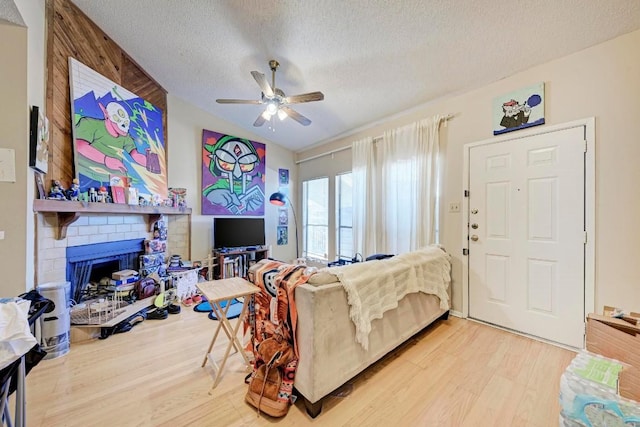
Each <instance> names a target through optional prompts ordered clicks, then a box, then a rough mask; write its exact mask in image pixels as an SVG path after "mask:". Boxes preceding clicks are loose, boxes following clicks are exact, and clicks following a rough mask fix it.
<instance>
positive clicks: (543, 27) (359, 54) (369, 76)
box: [73, 0, 640, 151]
mask: <svg viewBox="0 0 640 427" xmlns="http://www.w3.org/2000/svg"><path fill="white" fill-rule="evenodd" d="M73 2H74V3H75V4H76V5H77V6H78V7H79V8H80V9H81V10H82V11H83V12H84V13H86V14H87V15H88V16H89V17H90V18H91V19H92V20H93V21H94V22H95V23H96V24H97V25H98V26H100V27H101V28H102V29H103V30H104V31H105V32H106V33H107V34H108V35H109V36H110V37H111V38H113V39H114V40H115V41H116V42H117V43H118V44H119V45H120V46H121V47H122V48H123V49H124V50H125V51H126V52H127V53H128V54H129V55H131V56H132V57H133V58H134V59H135V60H136V61H137V62H138V63H139V64H140V65H141V66H142V67H143V68H144V69H145V70H146V71H147V72H148V73H149V74H150V75H151V76H153V77H154V78H155V79H156V80H157V81H158V82H159V83H160V84H161V85H162V86H163V87H164V88H165V89H166V90H167V91H168V92H169V93H170V94H171V95H173V96H176V97H178V98H181V99H183V100H185V101H187V102H189V103H191V104H193V105H196V106H198V107H200V108H202V109H203V110H205V111H208V112H209V113H211V114H213V115H214V116H217V117H220V118H221V119H224V120H226V121H229V122H232V123H235V124H236V125H238V126H240V127H242V128H244V129H246V130H247V131H249V132H253V133H254V134H257V135H259V136H261V137H263V138H264V139H265V140H269V141H272V142H275V143H277V144H280V145H282V146H284V147H286V148H288V149H291V150H294V151H299V150H301V149H303V148H304V147H308V146H311V145H315V144H318V143H322V142H325V141H328V140H331V139H333V138H335V137H336V136H339V135H345V134H348V133H349V132H350V131H353V130H354V129H358V128H362V127H366V126H367V125H369V124H371V123H375V122H379V121H380V120H383V119H384V118H386V117H389V116H391V115H395V114H397V113H401V112H403V111H406V110H409V109H412V108H414V107H417V106H419V105H422V104H425V103H428V102H431V101H433V100H435V99H438V98H442V97H444V96H447V95H449V94H453V93H462V92H466V91H468V90H471V89H474V88H477V87H481V86H483V85H486V84H488V83H491V82H494V81H496V80H499V79H502V78H504V77H507V76H509V75H512V74H514V73H516V72H518V71H521V70H524V69H527V68H530V67H532V66H534V65H537V64H541V63H544V62H547V61H549V60H551V59H554V58H558V57H562V56H565V55H567V54H569V53H572V52H576V51H578V50H581V49H584V48H587V47H589V46H592V45H595V44H598V43H600V42H603V41H606V40H609V39H611V38H614V37H616V36H619V35H622V34H625V33H628V32H631V31H633V30H636V29H638V28H640V1H638V0H532V1H514V0H458V1H452V0H347V1H345V0H315V1H312V0H242V1H241V0H226V1H221V0H182V1H171V0H136V1H131V0H109V1H95V0H73ZM639 49H640V47H639ZM270 59H277V60H278V61H279V62H280V68H279V70H278V72H277V73H276V85H277V86H278V87H279V88H281V89H282V90H283V91H284V92H285V93H286V94H287V95H296V94H300V93H306V92H312V91H322V92H323V93H324V96H325V99H324V101H319V102H312V103H305V104H297V105H294V106H293V107H294V109H295V110H296V111H298V112H299V113H301V114H303V115H304V116H306V117H308V118H309V119H311V121H312V124H311V125H310V126H306V127H305V126H302V125H300V124H298V123H297V122H295V121H293V120H292V119H290V118H289V119H285V120H284V121H282V122H280V121H279V120H278V119H276V121H275V123H274V126H273V129H269V127H268V126H267V124H265V125H264V126H262V127H260V128H256V127H254V126H253V122H254V121H255V119H256V118H257V116H258V114H259V113H260V112H261V111H262V110H263V106H260V105H221V104H217V103H216V102H215V99H217V98H240V99H259V98H260V89H259V87H258V85H257V84H256V82H255V80H254V79H253V77H252V76H251V74H250V72H251V71H253V70H257V71H260V72H262V73H264V74H265V75H266V76H267V77H268V79H269V81H271V71H270V70H269V65H268V61H269V60H270ZM532 83H536V82H532ZM514 89H516V88H514ZM442 113H443V114H444V113H450V112H442ZM211 130H216V129H211Z"/></svg>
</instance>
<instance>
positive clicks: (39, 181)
mask: <svg viewBox="0 0 640 427" xmlns="http://www.w3.org/2000/svg"><path fill="white" fill-rule="evenodd" d="M34 175H35V178H36V187H37V189H38V198H39V199H46V198H47V192H46V190H45V189H44V179H43V178H42V174H41V173H39V172H35V173H34Z"/></svg>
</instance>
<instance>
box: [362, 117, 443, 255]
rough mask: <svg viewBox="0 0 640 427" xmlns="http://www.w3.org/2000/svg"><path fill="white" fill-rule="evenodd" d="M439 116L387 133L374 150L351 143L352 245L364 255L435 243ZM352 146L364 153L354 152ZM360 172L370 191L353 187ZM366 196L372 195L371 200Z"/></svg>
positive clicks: (399, 251) (397, 251)
mask: <svg viewBox="0 0 640 427" xmlns="http://www.w3.org/2000/svg"><path fill="white" fill-rule="evenodd" d="M442 120H443V118H442V117H441V116H439V115H437V116H434V117H432V118H428V119H424V120H421V121H419V122H415V123H412V124H410V125H407V126H403V127H401V128H398V129H393V130H389V131H386V132H385V133H384V135H383V137H382V140H379V141H377V142H376V144H375V148H374V150H373V154H368V153H366V152H364V147H362V146H360V144H359V142H360V141H358V142H356V143H354V146H353V159H354V163H353V171H352V173H353V177H354V191H353V194H354V202H353V203H354V224H353V227H354V229H353V231H354V247H355V248H362V250H363V251H364V252H362V254H363V256H365V257H366V256H368V255H371V254H373V253H388V254H399V253H404V252H408V251H412V250H415V249H418V248H421V247H424V246H426V245H428V244H432V243H436V242H435V238H436V233H435V225H436V216H437V212H436V210H435V209H436V199H437V192H438V187H439V176H440V171H439V169H438V164H439V161H438V157H439V155H440V147H439V135H438V129H439V126H440V123H441V121H442ZM356 145H358V146H359V147H358V148H359V149H362V151H363V152H360V153H358V154H356ZM370 145H371V144H370ZM371 156H372V157H373V160H370V159H371ZM356 159H358V160H357V161H356ZM365 160H366V161H365ZM361 169H365V171H362V170H361ZM356 170H357V171H358V172H357V173H356ZM361 175H362V176H366V179H369V180H371V181H370V182H371V183H372V185H373V188H371V189H370V191H367V192H365V191H364V188H361V187H356V184H355V183H356V182H360V181H359V180H358V181H357V180H356V176H361ZM365 182H366V181H365ZM369 194H374V195H375V199H374V200H373V201H372V200H370V196H368V195H369ZM372 203H373V205H372ZM356 206H358V211H356ZM361 207H362V209H364V212H362V211H360V210H359V209H360V208H361ZM360 227H362V229H360ZM373 236H375V244H374V245H373V246H372V245H371V243H370V241H371V240H372V239H374V237H373Z"/></svg>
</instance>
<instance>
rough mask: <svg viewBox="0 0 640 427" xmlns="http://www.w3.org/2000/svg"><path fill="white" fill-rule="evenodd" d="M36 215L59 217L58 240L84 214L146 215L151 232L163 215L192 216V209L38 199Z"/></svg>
mask: <svg viewBox="0 0 640 427" xmlns="http://www.w3.org/2000/svg"><path fill="white" fill-rule="evenodd" d="M33 211H34V212H35V213H55V214H56V215H57V217H58V233H57V236H56V239H57V240H61V239H64V238H65V237H66V236H67V227H68V226H69V224H73V223H74V222H75V221H77V219H78V218H80V216H82V215H83V214H105V215H145V216H146V217H147V223H148V225H149V231H153V224H154V223H155V222H156V221H158V220H159V219H160V217H161V216H162V215H191V208H172V207H166V206H135V205H125V204H119V203H91V202H72V201H68V200H67V201H63V200H44V199H36V200H34V201H33Z"/></svg>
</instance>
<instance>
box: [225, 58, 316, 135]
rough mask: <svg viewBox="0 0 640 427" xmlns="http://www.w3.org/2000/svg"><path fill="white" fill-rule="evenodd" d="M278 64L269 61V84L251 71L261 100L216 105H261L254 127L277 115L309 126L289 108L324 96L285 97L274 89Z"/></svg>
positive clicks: (301, 95)
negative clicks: (262, 106)
mask: <svg viewBox="0 0 640 427" xmlns="http://www.w3.org/2000/svg"><path fill="white" fill-rule="evenodd" d="M279 65H280V63H279V62H278V61H276V60H275V59H272V60H270V61H269V68H271V84H269V81H268V80H267V78H266V77H265V75H264V74H262V73H261V72H259V71H252V72H251V75H252V76H253V78H254V79H255V80H256V82H258V86H260V89H261V90H262V95H261V98H260V99H258V100H251V99H216V102H217V103H218V104H263V105H266V108H265V110H264V111H263V112H262V113H260V115H259V116H258V118H257V119H256V121H255V122H254V123H253V125H254V126H256V127H258V126H262V125H263V124H264V123H265V122H266V121H267V120H270V119H271V118H272V117H273V116H274V115H277V116H278V118H279V119H280V120H284V119H285V118H287V117H291V118H292V119H293V120H295V121H297V122H298V123H300V124H301V125H303V126H309V125H310V124H311V120H309V119H308V118H306V117H305V116H303V115H302V114H300V113H298V112H297V111H296V110H294V109H293V108H291V107H289V105H291V104H300V103H302V102H312V101H322V100H323V99H324V94H323V93H322V92H309V93H303V94H300V95H292V96H286V95H285V94H284V92H283V91H282V89H280V88H277V87H276V70H277V69H278V66H279Z"/></svg>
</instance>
